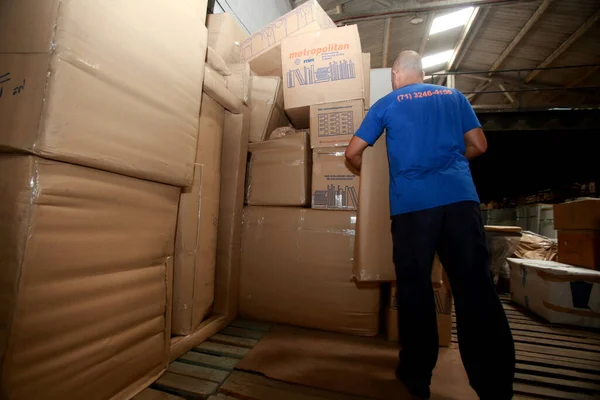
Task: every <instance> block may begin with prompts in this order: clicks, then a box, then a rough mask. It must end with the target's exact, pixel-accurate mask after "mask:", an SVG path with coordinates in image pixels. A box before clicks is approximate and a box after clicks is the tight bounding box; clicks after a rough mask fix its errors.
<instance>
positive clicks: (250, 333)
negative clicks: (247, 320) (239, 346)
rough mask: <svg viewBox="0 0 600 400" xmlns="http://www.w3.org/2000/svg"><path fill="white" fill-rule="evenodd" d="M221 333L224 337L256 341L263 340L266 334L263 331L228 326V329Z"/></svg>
mask: <svg viewBox="0 0 600 400" xmlns="http://www.w3.org/2000/svg"><path fill="white" fill-rule="evenodd" d="M221 333H222V334H224V335H229V336H237V337H242V338H248V339H255V340H260V339H262V338H263V336H265V332H263V331H256V330H252V329H245V328H236V327H235V326H228V327H227V328H225V329H223V330H222V331H221Z"/></svg>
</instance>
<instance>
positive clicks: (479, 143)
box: [464, 128, 488, 160]
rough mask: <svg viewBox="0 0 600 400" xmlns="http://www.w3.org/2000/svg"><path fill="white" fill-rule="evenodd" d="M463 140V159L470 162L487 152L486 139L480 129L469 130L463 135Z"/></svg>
mask: <svg viewBox="0 0 600 400" xmlns="http://www.w3.org/2000/svg"><path fill="white" fill-rule="evenodd" d="M464 140H465V146H466V150H465V158H466V159H467V160H472V159H474V158H475V157H479V156H480V155H482V154H483V153H485V152H486V151H487V147H488V145H487V139H486V138H485V134H484V133H483V130H482V129H481V128H475V129H471V130H470V131H469V132H467V133H465V135H464Z"/></svg>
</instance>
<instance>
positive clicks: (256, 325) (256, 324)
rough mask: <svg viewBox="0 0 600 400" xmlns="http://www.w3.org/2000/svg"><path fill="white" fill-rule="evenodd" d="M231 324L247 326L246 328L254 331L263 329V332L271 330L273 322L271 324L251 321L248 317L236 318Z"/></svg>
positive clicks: (238, 326) (239, 326) (241, 326)
mask: <svg viewBox="0 0 600 400" xmlns="http://www.w3.org/2000/svg"><path fill="white" fill-rule="evenodd" d="M229 325H230V326H234V327H236V328H246V329H252V330H254V331H263V332H268V331H270V330H271V327H272V326H273V324H269V323H268V322H259V321H249V320H246V319H236V320H235V321H233V322H232V323H231V324H229Z"/></svg>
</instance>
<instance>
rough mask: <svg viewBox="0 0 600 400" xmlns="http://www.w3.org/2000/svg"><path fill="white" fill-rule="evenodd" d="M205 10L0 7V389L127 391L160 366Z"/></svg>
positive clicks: (108, 5)
mask: <svg viewBox="0 0 600 400" xmlns="http://www.w3.org/2000/svg"><path fill="white" fill-rule="evenodd" d="M202 3H203V4H202ZM59 6H60V11H59ZM31 10H36V12H35V13H32V12H31ZM205 10H206V2H202V1H200V2H192V1H184V2H177V3H176V4H175V3H170V2H166V1H164V0H151V1H147V2H144V3H143V4H142V3H140V2H121V1H115V0H108V1H106V0H103V1H99V0H96V1H86V2H80V1H61V2H58V1H48V2H39V1H34V0H22V1H19V2H15V3H13V4H12V5H11V7H8V8H7V9H6V12H4V13H2V15H1V16H0V35H1V36H2V37H3V38H5V39H7V40H5V41H3V42H2V44H1V45H0V70H1V71H2V72H3V74H4V73H5V74H4V75H3V85H2V88H1V89H0V91H1V92H0V93H2V92H3V93H4V96H1V97H0V104H1V107H0V151H2V152H6V153H3V154H0V169H1V170H2V171H10V174H3V175H2V176H0V181H1V182H0V187H2V191H1V192H2V199H1V201H0V205H1V206H0V207H1V210H0V236H1V237H0V242H1V243H2V245H1V248H0V257H1V262H0V263H1V265H2V267H3V268H2V271H1V274H2V276H1V278H0V282H2V284H1V286H2V287H1V289H0V293H1V295H0V296H1V297H2V301H0V304H1V305H0V327H1V328H0V360H1V362H2V365H1V368H2V381H1V382H0V391H1V395H0V397H2V398H3V399H33V398H53V399H59V398H82V399H83V398H85V399H107V398H113V399H126V398H130V397H132V396H133V395H135V394H136V393H137V392H139V391H140V390H142V389H143V388H144V387H145V386H147V385H148V384H150V383H151V382H152V381H153V380H154V379H156V378H157V377H158V376H159V375H160V374H161V373H162V371H164V369H165V368H166V365H167V361H168V356H169V344H170V332H171V305H170V300H171V288H172V262H173V260H172V257H173V252H174V238H175V226H176V219H177V212H178V201H179V193H180V190H181V187H183V186H187V185H190V184H191V183H192V181H193V177H194V153H195V149H196V146H197V138H198V114H199V110H200V101H201V95H202V81H203V76H202V71H203V67H204V59H205V52H206V41H207V37H206V36H207V31H206V28H205V27H204V18H205ZM32 26H34V27H35V29H34V30H33V31H32V30H31V27H32ZM174 26H176V27H177V29H173V27H174ZM9 93H10V96H7V94H9Z"/></svg>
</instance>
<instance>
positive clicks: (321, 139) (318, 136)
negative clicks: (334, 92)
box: [310, 100, 365, 148]
mask: <svg viewBox="0 0 600 400" xmlns="http://www.w3.org/2000/svg"><path fill="white" fill-rule="evenodd" d="M364 114H365V111H364V102H363V100H351V101H339V102H335V103H327V104H315V105H311V106H310V146H311V147H312V148H317V147H337V146H348V143H350V140H351V139H352V136H354V134H355V133H356V131H357V130H358V128H359V127H360V124H361V123H362V120H363V118H364Z"/></svg>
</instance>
